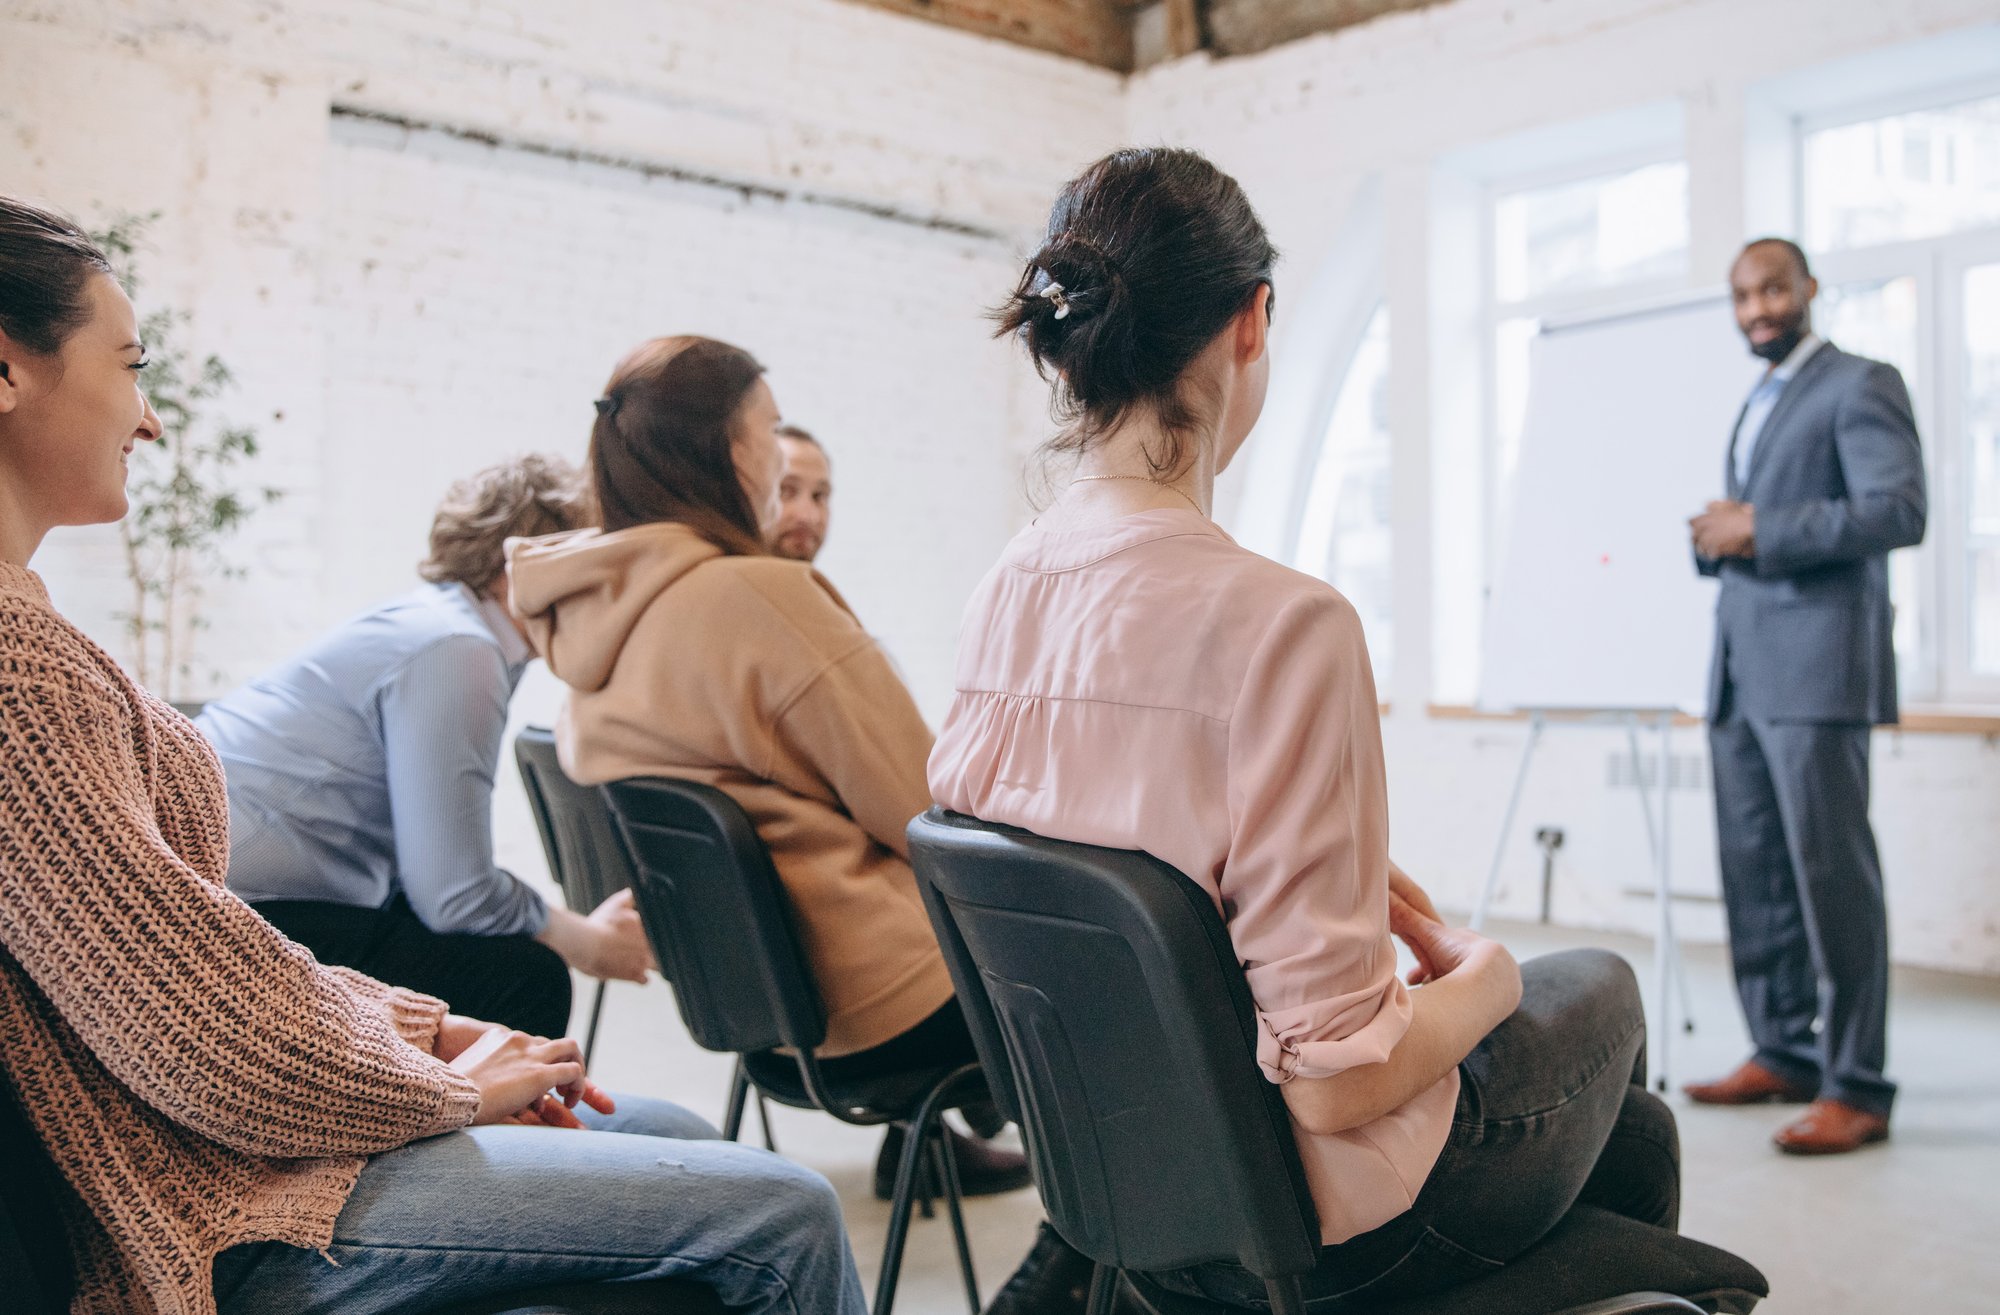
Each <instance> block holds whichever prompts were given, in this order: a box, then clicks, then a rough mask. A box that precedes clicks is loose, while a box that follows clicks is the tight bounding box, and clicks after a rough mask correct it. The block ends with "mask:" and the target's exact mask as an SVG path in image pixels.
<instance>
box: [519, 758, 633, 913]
mask: <svg viewBox="0 0 2000 1315" xmlns="http://www.w3.org/2000/svg"><path fill="white" fill-rule="evenodd" d="M514 762H515V764H516V765H517V766H519V767H520V769H521V784H522V785H523V786H524V787H526V789H527V792H528V808H529V809H530V811H532V812H533V813H534V815H535V829H536V830H537V831H539V832H541V833H542V852H543V853H544V854H546V855H547V856H548V860H549V875H550V876H552V877H554V878H555V883H556V885H557V886H559V887H561V888H562V893H563V899H564V900H565V901H567V902H568V904H569V906H570V908H571V909H572V910H574V911H575V912H577V913H589V912H590V911H591V910H592V909H594V908H596V907H597V906H598V905H599V904H602V903H603V902H604V901H605V900H607V899H610V898H611V897H612V896H613V895H616V894H617V893H618V892H619V891H621V890H624V889H625V888H626V887H627V886H629V885H631V884H632V867H631V864H630V863H629V862H628V861H627V860H626V857H625V848H624V846H623V845H621V844H620V843H619V840H618V831H617V828H616V827H615V826H613V825H612V821H611V814H610V813H609V812H607V811H606V810H605V807H604V799H603V797H602V796H601V795H599V794H598V793H597V791H596V790H594V789H592V788H591V787H589V786H587V785H578V784H577V783H576V782H575V781H572V780H570V779H569V776H568V774H567V773H565V772H564V771H563V769H562V763H561V762H559V761H558V760H557V758H556V737H555V736H554V735H553V734H552V733H551V732H550V731H549V730H548V729H547V728H545V727H541V726H530V727H528V728H527V729H526V730H524V731H522V732H521V733H520V734H519V735H517V736H516V737H514Z"/></svg>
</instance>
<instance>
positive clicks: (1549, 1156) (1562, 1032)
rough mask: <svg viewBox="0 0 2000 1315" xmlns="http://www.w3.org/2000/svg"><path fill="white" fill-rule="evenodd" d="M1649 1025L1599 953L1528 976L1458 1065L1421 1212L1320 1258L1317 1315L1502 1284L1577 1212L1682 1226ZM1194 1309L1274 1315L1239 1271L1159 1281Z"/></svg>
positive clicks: (1538, 963)
mask: <svg viewBox="0 0 2000 1315" xmlns="http://www.w3.org/2000/svg"><path fill="white" fill-rule="evenodd" d="M1645 1059H1646V1019H1645V1014H1644V1012H1643V1010H1642V1009H1641V1006H1640V1003H1639V984H1638V981H1637V980H1636V979H1635V978H1634V977H1633V976H1632V969H1631V968H1630V967H1629V966H1628V965H1627V964H1626V963H1625V961H1624V960H1623V959H1620V958H1619V957H1618V956H1617V955H1615V954H1610V953H1607V952H1606V951H1603V950H1565V951H1563V952H1561V953H1559V954H1548V955H1543V956H1542V957H1540V958H1538V959H1530V960H1529V961H1528V962H1526V963H1524V964H1522V965H1521V1004H1520V1007H1519V1008H1518V1009H1516V1010H1515V1011H1514V1013H1513V1014H1512V1016H1510V1017H1509V1018H1507V1019H1506V1020H1505V1021H1504V1022H1502V1023H1501V1024H1500V1026H1498V1027H1496V1028H1494V1029H1493V1030H1492V1031H1491V1032H1490V1033H1488V1034H1487V1036H1486V1039H1485V1040H1483V1041H1481V1042H1480V1043H1479V1044H1478V1045H1477V1046H1476V1047H1474V1048H1473V1051H1472V1053H1471V1054H1470V1055H1467V1056H1466V1057H1465V1061H1464V1062H1463V1063H1462V1064H1460V1065H1459V1091H1458V1110H1457V1112H1456V1114H1455V1116H1454V1117H1453V1119H1452V1126H1451V1132H1450V1133H1449V1135H1448V1136H1447V1137H1446V1139H1445V1145H1444V1151H1443V1153H1442V1154H1440V1155H1439V1156H1438V1160H1437V1164H1436V1165H1435V1166H1433V1167H1432V1169H1431V1172H1430V1176H1429V1177H1428V1178H1427V1179H1425V1181H1424V1186H1423V1189H1422V1190H1421V1191H1420V1192H1418V1193H1417V1199H1416V1201H1415V1203H1414V1204H1412V1205H1411V1207H1410V1208H1409V1209H1408V1210H1406V1211H1404V1212H1403V1213H1402V1214H1400V1215H1397V1216H1396V1217H1395V1218H1394V1219H1391V1220H1390V1221H1389V1222H1388V1223H1386V1224H1384V1225H1382V1226H1381V1227H1380V1228H1377V1229H1374V1230H1372V1231H1371V1232H1367V1233H1363V1234H1361V1236H1359V1237H1356V1238H1353V1239H1351V1240H1349V1241H1346V1242H1342V1243H1340V1244H1339V1245H1337V1246H1330V1247H1326V1248H1323V1249H1322V1250H1321V1252H1320V1263H1319V1266H1318V1268H1317V1269H1316V1270H1314V1272H1312V1273H1311V1274H1308V1275H1306V1277H1305V1280H1304V1283H1303V1286H1304V1288H1305V1298H1306V1309H1307V1310H1308V1311H1311V1312H1313V1315H1338V1313H1339V1312H1346V1311H1366V1310H1369V1309H1373V1308H1375V1307H1379V1306H1381V1305H1383V1304H1386V1303H1389V1302H1393V1301H1399V1300H1406V1299H1411V1298H1416V1297H1421V1296H1426V1295H1429V1294H1433V1293H1437V1292H1441V1291H1444V1290H1445V1289H1447V1288H1451V1287H1455V1286H1457V1285H1458V1284H1461V1283H1465V1282H1469V1281H1470V1280H1472V1279H1476V1278H1480V1277H1482V1276H1484V1275H1486V1274H1490V1273H1492V1272H1493V1271H1495V1270H1497V1269H1499V1268H1500V1267H1501V1266H1502V1265H1504V1264H1506V1262H1508V1261H1509V1260H1512V1259H1513V1258H1514V1257H1516V1256H1518V1255H1520V1254H1521V1253H1522V1252H1523V1251H1526V1250H1527V1249H1528V1248H1529V1247H1531V1246H1533V1245H1534V1244H1535V1243H1536V1242H1538V1241H1540V1240H1541V1238H1542V1236H1543V1235H1544V1234H1546V1233H1547V1232H1548V1231H1549V1230H1550V1229H1552V1228H1554V1227H1555V1226H1556V1224H1557V1223H1559V1222H1560V1221H1561V1220H1562V1217H1563V1216H1564V1215H1565V1214H1567V1213H1568V1212H1569V1208H1570V1207H1571V1206H1572V1205H1575V1204H1577V1203H1578V1202H1583V1203H1586V1204H1590V1205H1595V1206H1601V1207H1603V1208H1605V1209H1607V1210H1614V1211H1616V1212H1618V1213H1619V1214H1622V1215H1625V1216H1627V1217H1628V1218H1632V1219H1638V1220H1640V1221H1642V1222H1644V1223H1649V1224H1654V1225H1656V1226H1658V1227H1661V1228H1669V1229H1671V1228H1674V1227H1675V1226H1676V1225H1677V1224H1678V1222H1679V1219H1680V1180H1681V1178H1680V1139H1679V1133H1678V1131H1677V1129H1676V1128H1675V1126H1674V1116H1673V1111H1671V1110H1669V1109H1668V1108H1667V1106H1666V1104H1665V1103H1664V1102H1663V1101H1661V1100H1660V1099H1659V1098H1658V1097H1656V1096H1654V1095H1653V1094H1652V1093H1651V1092H1649V1091H1647V1090H1646V1087H1645V1083H1646V1072H1645ZM1155 1277H1156V1278H1157V1279H1158V1280H1159V1281H1160V1283H1161V1284H1162V1285H1163V1286H1165V1287H1169V1288H1172V1289H1174V1290H1176V1291H1179V1292H1183V1293H1187V1294H1188V1295H1191V1296H1206V1297H1209V1298H1211V1299H1213V1300H1218V1301H1222V1302H1225V1303H1227V1304H1229V1305H1232V1306H1242V1307H1246V1308H1249V1309H1255V1310H1262V1309H1266V1308H1268V1302H1267V1300H1266V1298H1265V1292H1264V1284H1263V1282H1262V1281H1261V1280H1259V1279H1258V1278H1256V1277H1255V1276H1254V1275H1252V1274H1251V1273H1249V1272H1248V1271H1247V1270H1245V1269H1243V1268H1242V1267H1241V1266H1238V1265H1234V1264H1209V1265H1200V1266H1197V1267H1195V1268H1194V1269H1188V1270H1180V1271H1176V1272H1174V1273H1172V1274H1160V1275H1156V1276H1155Z"/></svg>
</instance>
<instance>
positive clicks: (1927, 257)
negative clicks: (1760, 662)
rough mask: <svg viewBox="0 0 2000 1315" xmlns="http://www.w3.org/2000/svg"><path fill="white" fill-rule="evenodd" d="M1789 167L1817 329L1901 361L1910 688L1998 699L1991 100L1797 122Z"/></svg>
mask: <svg viewBox="0 0 2000 1315" xmlns="http://www.w3.org/2000/svg"><path fill="white" fill-rule="evenodd" d="M1798 166H1799V167H1798V177H1799V183H1800V197H1799V200H1800V213H1801V214H1802V215H1803V217H1804V225H1803V227H1804V231H1805V234H1806V238H1807V246H1808V249H1809V250H1811V251H1812V252H1813V253H1814V259H1815V264H1816V270H1815V272H1816V273H1817V274H1818V275H1819V280H1820V300H1819V303H1818V305H1817V306H1816V308H1815V324H1816V326H1817V327H1818V328H1819V329H1820V331H1821V332H1822V333H1824V334H1825V335H1826V336H1827V337H1828V338H1830V339H1832V340H1833V341H1835V342H1837V343H1839V344H1840V345H1841V346H1842V347H1843V348H1844V349H1846V350H1848V351H1852V352H1858V353H1860V354H1861V355H1864V356H1872V357H1874V358H1876V359H1877V360H1882V361H1887V362H1889V363H1890V364H1891V365H1894V366H1895V367H1896V368H1897V369H1898V370H1900V371H1901V372H1902V374H1903V379H1904V381H1905V382H1906V383H1907V384H1908V385H1909V387H1910V396H1911V399H1912V401H1913V403H1914V405H1915V408H1916V412H1917V424H1918V428H1919V430H1920V432H1921V433H1922V435H1923V439H1924V447H1925V458H1926V461H1927V462H1928V463H1929V466H1930V525H1929V530H1928V533H1927V535H1926V537H1925V542H1924V544H1923V546H1922V547H1921V548H1919V549H1915V550H1911V551H1905V552H1899V553H1895V554H1893V555H1892V556H1891V557H1890V559H1889V560H1890V589H1891V593H1892V596H1893V598H1894V600H1895V603H1896V660H1897V666H1898V669H1899V674H1900V675H1901V677H1902V684H1903V689H1904V692H1905V694H1906V696H1907V697H1909V698H1910V699H1912V700H1914V701H1918V702H1941V703H1950V704H1978V703H2000V95H1995V94H1991V93H1990V92H1989V93H1988V94H1985V95H1982V96H1972V97H1963V98H1961V99H1959V100H1957V101H1956V102H1954V103H1950V104H1944V105H1928V106H1924V105H1916V106H1908V107H1905V108H1902V109H1898V110H1894V111H1892V112H1888V113H1879V114H1876V115H1874V116H1872V117H1868V118H1862V119H1855V118H1853V117H1852V116H1848V117H1845V118H1841V117H1832V118H1823V119H1819V120H1817V121H1815V120H1802V121H1800V123H1799V129H1798Z"/></svg>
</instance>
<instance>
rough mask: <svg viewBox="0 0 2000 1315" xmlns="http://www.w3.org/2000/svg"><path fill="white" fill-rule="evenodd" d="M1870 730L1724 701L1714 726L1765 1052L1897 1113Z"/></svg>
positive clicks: (1798, 1073)
mask: <svg viewBox="0 0 2000 1315" xmlns="http://www.w3.org/2000/svg"><path fill="white" fill-rule="evenodd" d="M1868 735H1869V727H1868V726H1867V725H1866V724H1859V723H1857V724H1849V723H1830V722H1798V721H1767V720H1763V719H1760V718H1755V717H1745V716H1742V715H1741V714H1740V713H1738V712H1736V711H1733V710H1731V709H1729V708H1728V707H1727V706H1726V704H1725V706H1724V708H1723V711H1722V715H1721V717H1720V718H1719V719H1718V720H1717V721H1715V722H1713V723H1711V724H1710V726H1709V732H1708V736H1709V749H1710V753H1711V756H1712V759H1713V763H1714V772H1715V830H1716V837H1717V841H1718V844H1719V847H1720V849H1721V859H1722V897H1723V904H1724V907H1725V909H1726V911H1727V914H1728V918H1729V950H1730V959H1731V962H1732V965H1733V966H1734V968H1735V972H1736V991H1737V994H1738V996H1739V997H1740V998H1741V1000H1742V1002H1743V1013H1744V1017H1745V1018H1746V1019H1747V1021H1748V1023H1749V1026H1750V1037H1751V1040H1752V1041H1753V1042H1755V1044H1756V1047H1757V1054H1756V1058H1757V1062H1758V1063H1760V1064H1762V1065H1763V1066H1764V1067H1765V1068H1768V1069H1770V1070H1771V1071H1772V1072H1774V1073H1776V1074H1778V1075H1779V1076H1781V1077H1783V1078H1785V1079H1786V1080H1787V1081H1790V1082H1794V1083H1797V1084H1799V1085H1801V1086H1804V1087H1806V1088H1808V1089H1814V1088H1816V1089H1817V1090H1818V1092H1819V1094H1820V1095H1821V1096H1822V1097H1829V1098H1832V1099H1834V1100H1839V1101H1843V1102H1845V1103H1846V1104H1849V1105H1853V1106H1856V1107H1858V1108H1861V1109H1864V1110H1868V1111H1870V1112H1872V1113H1876V1114H1882V1115H1887V1114H1888V1112H1889V1107H1890V1105H1891V1104H1892V1103H1893V1102H1894V1100H1895V1096H1896V1087H1895V1084H1894V1083H1892V1082H1890V1081H1889V1080H1888V1079H1887V1078H1886V1077H1884V1076H1883V1073H1882V1069H1883V1065H1884V1063H1885V1062H1886V1059H1887V1048H1888V1038H1887V1030H1888V1009H1889V926H1888V914H1887V910H1886V907H1885V905H1884V903H1883V898H1882V864H1881V860H1880V858H1879V857H1878V856H1877V854H1876V849H1875V832H1874V830H1873V828H1872V827H1870V825H1869V822H1868Z"/></svg>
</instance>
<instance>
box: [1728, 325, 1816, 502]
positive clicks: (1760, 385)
mask: <svg viewBox="0 0 2000 1315" xmlns="http://www.w3.org/2000/svg"><path fill="white" fill-rule="evenodd" d="M1825 345H1826V339H1824V338H1822V337H1820V336H1819V335H1818V334H1816V333H1808V334H1807V335H1806V336H1805V337H1804V338H1802V339H1800V340H1799V345H1798V346H1796V347H1794V348H1792V350H1791V354H1790V355H1788V356H1786V357H1785V359H1784V360H1782V361H1780V362H1778V365H1777V368H1776V369H1772V370H1767V371H1765V373H1764V377H1763V378H1762V379H1759V380H1758V381H1757V386H1756V387H1755V388H1753V389H1751V390H1750V400H1749V401H1748V402H1746V403H1744V406H1743V419H1742V421H1741V422H1739V423H1738V424H1737V426H1736V486H1737V487H1738V488H1742V487H1743V485H1745V484H1746V483H1748V482H1749V480H1750V454H1751V453H1752V452H1754V451H1756V449H1757V439H1758V438H1759V437H1760V436H1761V435H1762V434H1763V432H1764V426H1765V425H1766V424H1768V423H1770V419H1771V412H1772V411H1773V410H1775V409H1776V408H1777V405H1778V399H1779V398H1780V397H1783V396H1784V394H1785V385H1786V384H1788V383H1790V382H1791V381H1792V379H1793V378H1794V377H1795V376H1796V375H1797V374H1798V372H1799V369H1800V367H1802V366H1804V365H1805V363H1806V362H1807V361H1809V360H1811V359H1812V354H1813V353H1814V352H1816V351H1818V350H1819V349H1820V348H1821V347H1824V346H1825ZM1710 450H1711V451H1713V450H1714V449H1712V448H1711V449H1710Z"/></svg>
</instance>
